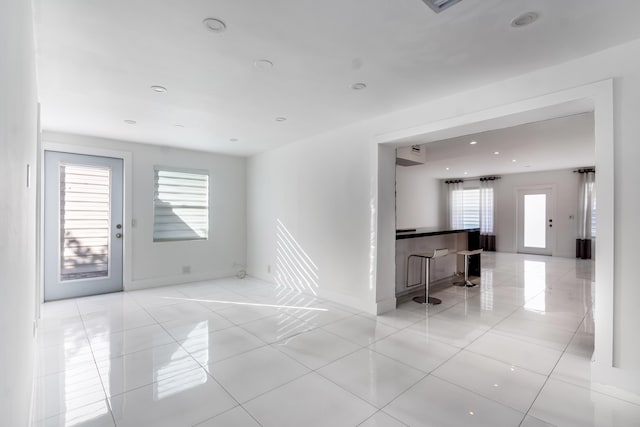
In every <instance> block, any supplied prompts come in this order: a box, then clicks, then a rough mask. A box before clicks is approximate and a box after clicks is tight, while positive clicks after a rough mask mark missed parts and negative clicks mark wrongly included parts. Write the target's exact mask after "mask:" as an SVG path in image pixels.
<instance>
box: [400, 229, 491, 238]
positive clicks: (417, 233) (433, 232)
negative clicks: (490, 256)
mask: <svg viewBox="0 0 640 427" xmlns="http://www.w3.org/2000/svg"><path fill="white" fill-rule="evenodd" d="M473 231H480V229H479V228H461V229H450V228H438V227H426V228H407V229H400V230H396V240H401V239H413V238H415V237H425V236H440V235H442V234H454V233H468V232H473Z"/></svg>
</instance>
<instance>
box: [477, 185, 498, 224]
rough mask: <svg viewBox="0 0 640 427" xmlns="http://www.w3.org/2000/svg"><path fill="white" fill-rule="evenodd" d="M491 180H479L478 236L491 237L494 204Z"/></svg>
mask: <svg viewBox="0 0 640 427" xmlns="http://www.w3.org/2000/svg"><path fill="white" fill-rule="evenodd" d="M494 182H495V181H494V180H493V179H482V180H480V234H488V235H493V219H494V217H495V204H494V203H493V195H494V191H493V183H494Z"/></svg>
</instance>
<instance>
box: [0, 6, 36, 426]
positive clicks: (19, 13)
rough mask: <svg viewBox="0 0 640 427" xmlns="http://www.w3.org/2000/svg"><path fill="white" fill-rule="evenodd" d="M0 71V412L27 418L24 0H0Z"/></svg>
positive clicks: (32, 124)
mask: <svg viewBox="0 0 640 427" xmlns="http://www.w3.org/2000/svg"><path fill="white" fill-rule="evenodd" d="M0 76H1V78H0V188H1V189H2V192H1V194H2V197H0V200H1V201H2V202H1V208H0V343H2V344H0V414H2V415H1V417H2V422H1V423H2V425H6V426H26V425H28V423H29V413H30V403H31V395H32V392H31V391H32V377H33V354H34V349H35V346H34V337H33V322H34V317H35V305H36V304H35V281H36V278H35V271H36V249H35V242H36V232H35V227H36V185H35V183H36V174H35V173H36V170H37V168H36V158H37V156H36V152H37V89H36V75H35V49H34V41H33V25H32V18H31V2H30V1H27V0H7V1H3V2H2V13H0ZM27 164H29V165H31V182H32V186H31V188H27V186H26V180H27Z"/></svg>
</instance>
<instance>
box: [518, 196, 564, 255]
mask: <svg viewBox="0 0 640 427" xmlns="http://www.w3.org/2000/svg"><path fill="white" fill-rule="evenodd" d="M552 212H553V189H552V188H551V187H548V188H540V189H521V190H518V233H517V235H518V252H519V253H525V254H538V255H551V254H552V253H553V243H554V237H555V233H554V231H555V230H554V228H553V214H552Z"/></svg>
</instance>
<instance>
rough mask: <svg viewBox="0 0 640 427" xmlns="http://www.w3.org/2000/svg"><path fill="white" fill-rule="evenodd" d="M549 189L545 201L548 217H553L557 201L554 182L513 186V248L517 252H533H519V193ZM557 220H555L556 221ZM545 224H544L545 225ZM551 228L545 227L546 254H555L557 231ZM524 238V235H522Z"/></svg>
mask: <svg viewBox="0 0 640 427" xmlns="http://www.w3.org/2000/svg"><path fill="white" fill-rule="evenodd" d="M547 190H548V191H550V193H551V196H550V197H549V200H547V203H549V208H548V212H549V217H550V218H552V219H553V218H555V217H556V206H557V205H556V203H557V196H556V185H555V184H548V185H523V186H517V187H515V188H514V194H515V199H516V205H515V206H516V218H515V224H516V232H515V234H514V242H513V243H514V246H513V247H514V248H516V252H518V253H531V254H534V252H520V232H521V231H522V230H521V229H520V228H521V224H520V214H521V212H520V194H521V193H523V192H527V191H532V192H535V191H540V192H544V191H547ZM556 222H557V221H556ZM546 225H547V224H545V227H546ZM551 228H552V230H551V231H549V229H548V227H547V232H548V234H547V236H548V241H547V248H548V250H549V252H550V253H549V254H548V255H551V256H553V255H555V254H556V242H557V239H556V237H557V233H556V228H553V227H551ZM523 238H524V236H523ZM543 255H547V254H543Z"/></svg>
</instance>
